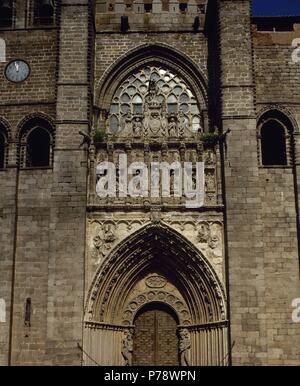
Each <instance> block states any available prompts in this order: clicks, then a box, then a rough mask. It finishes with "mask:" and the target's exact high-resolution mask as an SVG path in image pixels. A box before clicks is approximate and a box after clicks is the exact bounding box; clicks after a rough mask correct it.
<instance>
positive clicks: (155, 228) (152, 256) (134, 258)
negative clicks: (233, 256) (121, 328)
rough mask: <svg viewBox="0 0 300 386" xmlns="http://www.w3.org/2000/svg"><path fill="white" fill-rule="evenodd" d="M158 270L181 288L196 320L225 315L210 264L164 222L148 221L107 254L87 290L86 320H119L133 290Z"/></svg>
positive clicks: (219, 287)
mask: <svg viewBox="0 0 300 386" xmlns="http://www.w3.org/2000/svg"><path fill="white" fill-rule="evenodd" d="M155 270H156V271H158V272H160V273H161V274H162V275H164V277H166V278H167V279H168V280H170V281H171V282H172V284H173V285H174V286H175V287H176V288H177V290H178V291H179V293H180V295H181V296H182V298H183V299H184V302H185V304H186V305H187V307H188V313H189V315H190V322H191V324H192V325H194V324H195V325H201V324H206V323H211V322H217V321H221V320H226V306H225V303H226V300H225V294H224V290H223V288H222V285H221V283H220V282H219V280H218V278H217V275H216V274H215V272H214V270H213V268H212V267H211V265H210V263H209V262H208V261H207V260H206V259H205V257H204V256H203V255H202V254H201V253H200V252H199V251H198V250H197V249H196V248H195V247H194V246H193V245H192V244H191V243H190V242H189V241H188V240H186V239H185V238H184V237H183V236H182V235H180V234H179V233H177V232H176V231H175V230H173V229H171V228H169V227H168V226H166V225H164V224H161V223H158V224H149V225H146V226H144V227H143V228H142V229H140V230H138V231H137V232H136V233H134V234H133V235H131V236H129V237H128V238H127V239H126V240H125V241H123V242H122V243H121V244H120V245H119V246H117V247H116V248H115V249H114V250H113V251H112V252H111V254H110V255H109V256H108V257H107V258H106V260H105V261H104V263H103V264H102V266H101V267H100V268H99V270H98V272H97V273H96V275H95V277H94V281H93V283H92V286H91V289H90V292H89V297H88V302H87V307H86V312H87V320H93V321H98V322H104V323H108V324H110V323H112V324H118V323H120V321H121V320H122V315H123V312H124V310H125V309H126V299H127V298H128V295H129V294H130V291H131V289H132V288H133V287H134V285H135V284H136V283H137V282H138V281H139V280H140V278H141V277H143V276H145V275H146V274H147V273H149V271H155Z"/></svg>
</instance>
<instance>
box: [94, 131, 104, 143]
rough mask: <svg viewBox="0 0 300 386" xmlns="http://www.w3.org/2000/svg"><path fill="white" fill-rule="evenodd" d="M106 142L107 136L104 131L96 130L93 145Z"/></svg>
mask: <svg viewBox="0 0 300 386" xmlns="http://www.w3.org/2000/svg"><path fill="white" fill-rule="evenodd" d="M106 140H107V134H106V132H105V131H104V130H96V131H95V134H94V143H101V142H105V141H106Z"/></svg>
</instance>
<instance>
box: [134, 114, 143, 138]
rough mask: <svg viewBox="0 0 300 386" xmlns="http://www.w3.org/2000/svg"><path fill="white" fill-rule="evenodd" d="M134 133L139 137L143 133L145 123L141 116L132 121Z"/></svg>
mask: <svg viewBox="0 0 300 386" xmlns="http://www.w3.org/2000/svg"><path fill="white" fill-rule="evenodd" d="M132 129H133V134H134V135H135V136H137V137H139V136H140V135H141V134H142V129H143V124H142V120H141V118H140V117H136V118H135V119H134V121H133V123H132Z"/></svg>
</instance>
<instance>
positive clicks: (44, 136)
mask: <svg viewBox="0 0 300 386" xmlns="http://www.w3.org/2000/svg"><path fill="white" fill-rule="evenodd" d="M49 165H50V135H49V133H48V131H47V130H45V129H44V128H42V127H36V128H34V129H33V130H32V131H31V132H30V134H29V135H28V137H27V154H26V166H27V167H47V166H49Z"/></svg>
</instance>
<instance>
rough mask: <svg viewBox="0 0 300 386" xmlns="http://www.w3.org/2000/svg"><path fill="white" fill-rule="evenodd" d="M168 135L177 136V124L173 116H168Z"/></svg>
mask: <svg viewBox="0 0 300 386" xmlns="http://www.w3.org/2000/svg"><path fill="white" fill-rule="evenodd" d="M169 136H170V137H177V125H176V120H175V118H174V117H171V118H170V122H169Z"/></svg>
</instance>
